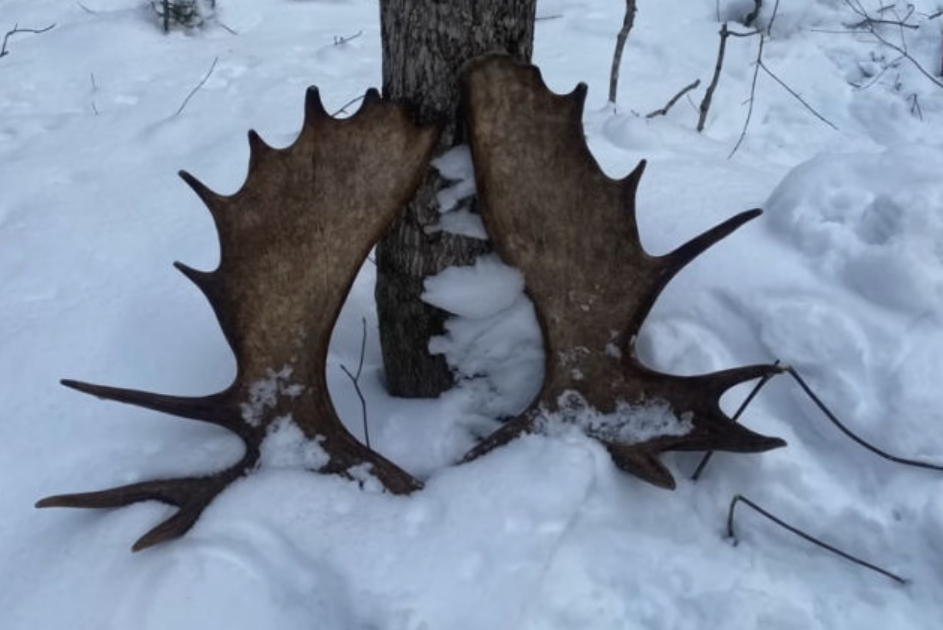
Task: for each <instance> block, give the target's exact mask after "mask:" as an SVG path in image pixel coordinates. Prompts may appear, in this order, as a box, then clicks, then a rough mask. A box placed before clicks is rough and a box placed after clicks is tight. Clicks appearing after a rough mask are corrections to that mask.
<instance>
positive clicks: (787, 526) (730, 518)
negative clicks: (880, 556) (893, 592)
mask: <svg viewBox="0 0 943 630" xmlns="http://www.w3.org/2000/svg"><path fill="white" fill-rule="evenodd" d="M741 502H743V503H745V504H746V505H748V506H750V507H751V508H753V509H754V510H755V511H756V512H757V513H758V514H761V515H762V516H764V517H766V518H767V519H769V520H770V521H772V522H774V523H776V524H777V525H779V526H780V527H782V528H783V529H785V530H788V531H790V532H792V533H793V534H795V535H796V536H799V537H800V538H802V539H804V540H807V541H809V542H810V543H812V544H813V545H816V546H818V547H821V548H822V549H826V550H828V551H831V552H832V553H834V554H835V555H837V556H841V557H842V558H844V559H845V560H850V561H851V562H854V563H855V564H857V565H860V566H862V567H865V568H866V569H871V570H872V571H875V572H877V573H880V574H881V575H885V576H887V577H889V578H891V579H892V580H894V581H895V582H897V583H898V584H907V579H906V578H902V577H900V576H899V575H897V574H895V573H891V572H890V571H888V570H886V569H882V568H881V567H879V566H877V565H874V564H871V563H870V562H865V561H864V560H861V559H860V558H857V557H855V556H853V555H851V554H850V553H846V552H844V551H842V550H841V549H838V548H837V547H833V546H832V545H830V544H828V543H826V542H823V541H821V540H819V539H818V538H815V537H814V536H811V535H810V534H807V533H805V532H804V531H802V530H801V529H799V528H798V527H795V526H793V525H790V524H789V523H787V522H785V521H783V520H782V519H780V518H778V517H776V516H773V515H772V514H770V513H769V512H767V511H766V510H764V509H763V508H761V507H760V506H759V505H757V504H756V503H754V502H753V501H751V500H750V499H748V498H746V497H745V496H743V495H742V494H737V495H734V497H733V500H731V501H730V510H729V512H728V513H727V537H728V538H733V539H734V541H735V544H736V535H735V534H734V531H733V516H734V510H735V509H736V507H737V504H738V503H741Z"/></svg>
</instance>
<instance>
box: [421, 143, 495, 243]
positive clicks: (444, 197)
mask: <svg viewBox="0 0 943 630" xmlns="http://www.w3.org/2000/svg"><path fill="white" fill-rule="evenodd" d="M431 165H432V166H433V167H434V168H435V169H436V170H438V171H439V175H441V176H442V178H443V179H445V180H446V182H447V185H446V186H444V187H443V188H442V189H441V190H439V192H438V193H437V194H436V200H437V202H438V206H439V213H440V215H439V220H438V222H437V223H436V224H435V225H433V226H431V227H429V228H427V230H428V231H429V232H437V231H445V232H450V233H452V234H460V235H462V236H468V237H470V238H477V239H482V240H484V239H487V238H488V233H487V232H486V231H485V226H484V224H483V223H482V221H481V216H480V215H479V214H478V213H477V212H473V211H472V200H473V198H474V195H475V168H474V165H473V164H472V157H471V149H470V148H469V146H468V145H467V144H460V145H458V146H455V147H453V148H451V149H449V150H448V151H446V152H445V153H443V154H442V155H440V156H438V157H437V158H435V159H434V160H432V162H431Z"/></svg>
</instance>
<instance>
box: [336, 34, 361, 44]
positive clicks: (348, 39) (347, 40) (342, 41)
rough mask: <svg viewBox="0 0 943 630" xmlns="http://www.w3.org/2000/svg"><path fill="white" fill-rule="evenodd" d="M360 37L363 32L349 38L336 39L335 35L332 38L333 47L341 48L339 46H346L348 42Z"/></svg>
mask: <svg viewBox="0 0 943 630" xmlns="http://www.w3.org/2000/svg"><path fill="white" fill-rule="evenodd" d="M361 35H363V31H357V32H356V33H354V34H353V35H351V36H349V37H338V36H337V35H335V36H334V45H335V46H341V45H343V44H346V43H347V42H349V41H351V40H354V39H357V38H358V37H360V36H361Z"/></svg>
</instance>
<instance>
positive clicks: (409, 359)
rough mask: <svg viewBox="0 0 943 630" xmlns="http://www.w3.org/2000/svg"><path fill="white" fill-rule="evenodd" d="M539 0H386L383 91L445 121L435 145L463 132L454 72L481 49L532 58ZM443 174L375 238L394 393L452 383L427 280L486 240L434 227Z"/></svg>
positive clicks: (466, 258)
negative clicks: (438, 344) (425, 297)
mask: <svg viewBox="0 0 943 630" xmlns="http://www.w3.org/2000/svg"><path fill="white" fill-rule="evenodd" d="M535 5H536V0H452V1H450V2H443V1H442V0H381V2H380V12H381V13H380V21H381V26H382V32H383V93H384V95H385V96H387V97H391V98H397V99H400V98H404V99H408V100H410V101H412V102H413V103H414V104H415V105H416V106H417V107H418V110H419V112H420V117H421V119H422V120H424V121H431V120H441V121H443V122H444V124H445V130H444V132H443V134H442V138H441V140H440V144H439V147H438V149H437V153H442V152H444V151H445V150H447V149H449V148H451V147H453V146H455V145H457V144H461V143H463V142H464V141H465V130H464V126H463V124H462V122H461V115H460V112H459V109H460V97H459V83H458V74H459V70H460V68H461V67H462V65H463V64H464V63H465V62H466V61H468V60H469V59H471V58H472V57H475V56H477V55H480V54H482V53H485V52H490V51H503V52H506V53H508V54H510V55H511V56H512V57H514V58H515V59H518V60H520V61H529V60H530V57H531V52H532V50H533V39H534V12H535ZM442 185H443V181H442V179H441V178H440V177H439V176H438V174H437V173H436V171H435V170H434V169H432V168H430V169H429V172H428V173H427V174H426V177H425V180H424V181H423V184H422V185H421V186H420V188H419V191H418V192H417V193H416V196H415V197H414V198H413V200H412V202H411V203H410V204H409V205H408V206H407V208H406V211H405V212H404V213H403V214H402V215H401V216H400V217H399V219H397V221H396V222H395V223H394V224H393V226H392V228H391V229H390V231H389V232H388V233H387V235H386V236H385V237H384V239H383V240H382V241H381V242H380V244H379V245H378V246H377V255H376V261H377V285H376V300H377V314H378V317H379V322H380V342H381V344H382V348H383V364H384V368H385V371H386V385H387V389H388V390H389V391H390V393H392V394H393V395H396V396H411V397H415V396H421V397H431V396H437V395H439V394H440V393H442V392H443V391H445V390H446V389H448V388H449V387H450V386H451V384H452V376H451V374H450V372H449V368H448V366H447V365H446V363H445V359H444V358H443V357H442V356H441V355H439V356H432V355H430V354H429V352H428V346H429V339H430V338H431V337H432V336H435V335H440V334H442V332H443V324H444V322H445V320H446V318H447V317H448V314H447V313H445V312H444V311H442V310H440V309H438V308H435V307H433V306H430V305H428V304H426V303H425V302H423V301H422V300H421V299H420V295H422V292H423V281H424V279H425V278H426V277H427V276H429V275H433V274H436V273H438V272H440V271H441V270H442V269H444V268H446V267H448V266H451V265H467V264H471V263H472V262H473V261H474V260H475V258H477V257H478V256H479V255H480V254H482V253H485V252H487V251H488V250H489V249H490V246H489V244H488V242H487V241H482V240H478V239H473V238H469V237H465V236H459V235H454V234H449V233H445V232H439V231H435V232H431V231H430V230H428V228H429V227H430V226H432V225H434V224H435V223H436V221H437V220H438V207H437V202H436V193H437V192H438V190H439V189H440V188H441V187H442Z"/></svg>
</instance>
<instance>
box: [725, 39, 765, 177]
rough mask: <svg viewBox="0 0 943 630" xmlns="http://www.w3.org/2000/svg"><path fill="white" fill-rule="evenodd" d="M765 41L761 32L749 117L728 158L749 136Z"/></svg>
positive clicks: (754, 69)
mask: <svg viewBox="0 0 943 630" xmlns="http://www.w3.org/2000/svg"><path fill="white" fill-rule="evenodd" d="M765 42H766V35H764V34H763V33H760V47H759V48H758V49H757V51H756V62H755V63H754V66H753V82H752V83H751V84H750V100H749V103H750V106H749V108H747V118H746V120H744V121H743V129H741V130H740V137H739V138H737V144H735V145H733V149H731V150H730V153H729V154H728V155H727V159H728V160H729V159H730V158H732V157H733V154H734V153H736V152H737V149H739V148H740V144H741V143H742V142H743V139H744V138H746V137H747V128H748V127H749V126H750V120H752V119H753V105H754V104H755V103H756V78H757V75H758V74H759V73H760V67H761V66H762V65H763V44H764V43H765Z"/></svg>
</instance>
